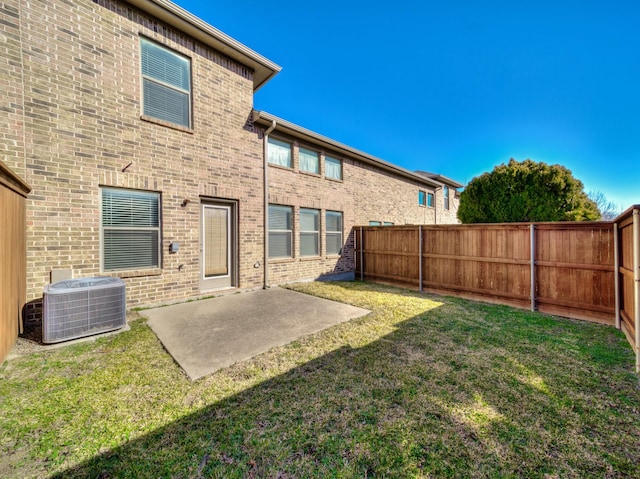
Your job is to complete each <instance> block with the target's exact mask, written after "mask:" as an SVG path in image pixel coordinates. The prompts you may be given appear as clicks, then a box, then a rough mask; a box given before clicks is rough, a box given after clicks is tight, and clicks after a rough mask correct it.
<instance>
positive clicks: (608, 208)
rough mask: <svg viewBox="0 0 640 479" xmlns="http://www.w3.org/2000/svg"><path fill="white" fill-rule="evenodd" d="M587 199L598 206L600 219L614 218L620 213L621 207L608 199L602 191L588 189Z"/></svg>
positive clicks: (609, 219)
mask: <svg viewBox="0 0 640 479" xmlns="http://www.w3.org/2000/svg"><path fill="white" fill-rule="evenodd" d="M589 199H590V200H591V201H593V202H594V203H595V204H596V206H597V207H598V211H600V216H601V217H600V219H601V220H603V221H612V220H615V219H616V218H617V217H618V216H620V213H622V208H621V207H620V206H619V205H616V204H615V203H614V202H613V201H610V200H609V199H608V198H607V197H606V196H605V194H604V193H603V192H602V191H590V192H589Z"/></svg>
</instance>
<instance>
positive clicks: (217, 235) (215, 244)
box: [203, 207, 229, 278]
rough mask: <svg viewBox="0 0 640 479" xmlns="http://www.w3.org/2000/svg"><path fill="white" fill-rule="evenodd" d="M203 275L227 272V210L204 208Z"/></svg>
mask: <svg viewBox="0 0 640 479" xmlns="http://www.w3.org/2000/svg"><path fill="white" fill-rule="evenodd" d="M203 214H204V276H205V278H210V277H212V276H226V275H228V274H229V210H228V209H227V208H213V207H205V208H204V213H203Z"/></svg>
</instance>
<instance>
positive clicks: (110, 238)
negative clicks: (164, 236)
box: [102, 188, 160, 271]
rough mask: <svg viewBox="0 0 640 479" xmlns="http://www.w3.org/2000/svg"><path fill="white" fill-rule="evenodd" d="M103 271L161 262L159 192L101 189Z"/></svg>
mask: <svg viewBox="0 0 640 479" xmlns="http://www.w3.org/2000/svg"><path fill="white" fill-rule="evenodd" d="M102 258H103V269H104V271H113V270H123V269H142V268H157V267H159V266H160V195H159V194H158V193H147V192H141V191H133V190H121V189H114V188H103V189H102Z"/></svg>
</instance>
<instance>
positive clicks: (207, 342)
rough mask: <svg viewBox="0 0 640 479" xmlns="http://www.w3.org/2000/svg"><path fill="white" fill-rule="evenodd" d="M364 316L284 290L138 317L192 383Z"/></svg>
mask: <svg viewBox="0 0 640 479" xmlns="http://www.w3.org/2000/svg"><path fill="white" fill-rule="evenodd" d="M368 313H369V311H368V310H366V309H362V308H356V307H354V306H350V305H347V304H342V303H337V302H335V301H329V300H327V299H322V298H317V297H315V296H310V295H308V294H303V293H298V292H295V291H291V290H287V289H282V288H271V289H267V290H259V291H251V292H246V293H239V294H234V295H229V296H222V297H218V298H213V299H206V300H202V301H193V302H190V303H182V304H176V305H172V306H165V307H162V308H155V309H149V310H146V311H142V312H141V314H142V315H143V316H146V317H147V318H148V324H149V326H150V327H151V329H152V330H153V331H154V332H155V333H156V335H157V336H158V338H159V339H160V341H161V342H162V344H163V345H164V347H165V348H166V349H167V351H169V353H170V354H171V356H173V358H174V359H175V361H176V362H177V363H178V364H179V365H180V367H182V369H184V371H185V372H186V373H187V375H188V376H189V378H190V379H192V380H196V379H199V378H201V377H203V376H206V375H209V374H211V373H213V372H215V371H217V370H218V369H221V368H224V367H226V366H230V365H232V364H234V363H237V362H240V361H244V360H247V359H250V358H252V357H253V356H256V355H258V354H260V353H263V352H265V351H268V350H269V349H271V348H273V347H276V346H283V345H285V344H288V343H290V342H292V341H294V340H296V339H298V338H300V337H302V336H306V335H309V334H312V333H315V332H317V331H321V330H323V329H325V328H328V327H329V326H332V325H334V324H338V323H342V322H344V321H348V320H350V319H354V318H358V317H360V316H364V315H366V314H368Z"/></svg>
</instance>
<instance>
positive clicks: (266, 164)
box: [262, 120, 277, 289]
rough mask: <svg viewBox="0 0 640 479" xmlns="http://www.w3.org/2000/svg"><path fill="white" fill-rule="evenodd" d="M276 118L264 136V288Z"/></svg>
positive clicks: (267, 272)
mask: <svg viewBox="0 0 640 479" xmlns="http://www.w3.org/2000/svg"><path fill="white" fill-rule="evenodd" d="M276 126H277V123H276V121H275V120H273V121H272V122H271V126H270V127H269V128H268V129H267V130H266V131H265V132H264V137H263V138H262V141H263V143H262V167H263V168H264V174H263V176H264V185H263V189H264V284H263V285H262V288H263V289H268V288H269V161H268V154H269V134H270V133H271V132H272V131H273V130H275V129H276Z"/></svg>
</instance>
